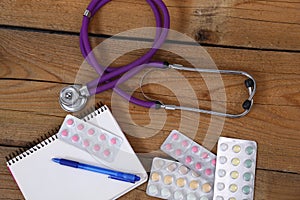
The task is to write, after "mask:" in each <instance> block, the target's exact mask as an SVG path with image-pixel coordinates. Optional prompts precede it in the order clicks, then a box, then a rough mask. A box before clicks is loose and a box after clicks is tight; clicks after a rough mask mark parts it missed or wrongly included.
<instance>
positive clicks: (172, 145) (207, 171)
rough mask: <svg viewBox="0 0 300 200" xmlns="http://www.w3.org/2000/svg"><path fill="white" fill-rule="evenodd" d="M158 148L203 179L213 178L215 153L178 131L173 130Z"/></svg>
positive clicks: (211, 179)
mask: <svg viewBox="0 0 300 200" xmlns="http://www.w3.org/2000/svg"><path fill="white" fill-rule="evenodd" d="M160 149H161V150H162V151H163V152H165V153H166V154H168V155H169V156H171V157H173V158H174V159H176V160H178V161H179V162H181V163H183V164H184V165H186V166H187V167H189V168H190V169H192V170H194V171H195V172H197V173H198V174H199V175H201V176H202V177H204V178H205V179H207V180H210V181H213V180H214V174H215V166H216V155H215V154H213V153H211V152H210V151H208V150H207V149H205V148H204V147H203V146H201V145H199V144H198V143H196V142H195V141H193V140H191V139H190V138H188V137H187V136H185V135H184V134H182V133H180V132H179V131H177V130H173V131H172V132H171V133H170V135H169V136H168V137H167V139H166V140H165V141H164V143H163V144H162V145H161V147H160Z"/></svg>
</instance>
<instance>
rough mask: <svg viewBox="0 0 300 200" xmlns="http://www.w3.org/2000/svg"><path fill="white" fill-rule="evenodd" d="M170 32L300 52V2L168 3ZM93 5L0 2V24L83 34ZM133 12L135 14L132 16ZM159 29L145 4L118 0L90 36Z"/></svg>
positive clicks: (202, 39)
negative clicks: (87, 10) (87, 12)
mask: <svg viewBox="0 0 300 200" xmlns="http://www.w3.org/2000/svg"><path fill="white" fill-rule="evenodd" d="M164 2H165V3H166V5H167V6H168V9H169V10H170V15H171V28H172V29H174V30H177V31H179V32H182V33H185V34H187V35H188V36H190V37H192V38H194V39H196V40H197V41H198V42H201V43H206V44H214V45H225V46H238V47H247V48H261V49H279V50H296V51H299V50H300V40H299V32H300V26H299V21H300V20H299V19H300V12H299V9H300V7H299V3H298V2H297V1H290V0H283V1H279V0H275V1H244V0H225V1H223V0H216V1H206V0H184V1H174V0H165V1H164ZM88 3H89V0H84V1H77V0H72V1H61V0H54V1H48V0H42V1H35V0H28V1H10V0H2V1H1V2H0V8H2V9H1V17H0V24H3V25H8V26H19V27H30V28H37V29H50V30H59V31H71V32H79V30H80V26H81V20H82V14H83V12H84V10H85V8H86V7H87V5H88ZM129 13H130V14H129ZM144 26H155V22H154V17H153V14H152V12H151V9H150V7H149V6H148V5H147V4H146V2H145V1H140V0H129V1H122V0H114V1H111V2H110V3H108V4H107V5H106V6H104V7H103V9H101V11H100V12H98V13H97V14H96V16H95V17H94V19H93V21H92V24H91V29H90V31H91V32H92V33H97V34H106V35H114V34H116V33H119V32H122V31H126V30H128V29H132V28H138V27H144Z"/></svg>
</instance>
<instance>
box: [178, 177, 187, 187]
mask: <svg viewBox="0 0 300 200" xmlns="http://www.w3.org/2000/svg"><path fill="white" fill-rule="evenodd" d="M185 184H186V181H185V179H184V178H179V179H177V180H176V185H177V186H178V187H184V186H185Z"/></svg>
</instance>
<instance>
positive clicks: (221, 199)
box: [216, 196, 224, 200]
mask: <svg viewBox="0 0 300 200" xmlns="http://www.w3.org/2000/svg"><path fill="white" fill-rule="evenodd" d="M216 200H224V198H223V197H221V196H217V197H216Z"/></svg>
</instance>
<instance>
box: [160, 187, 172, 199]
mask: <svg viewBox="0 0 300 200" xmlns="http://www.w3.org/2000/svg"><path fill="white" fill-rule="evenodd" d="M161 196H163V197H165V198H168V197H170V196H171V192H170V190H169V189H168V188H163V189H162V190H161Z"/></svg>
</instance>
